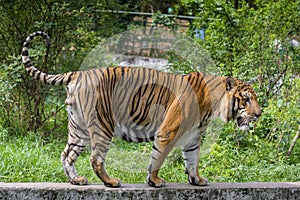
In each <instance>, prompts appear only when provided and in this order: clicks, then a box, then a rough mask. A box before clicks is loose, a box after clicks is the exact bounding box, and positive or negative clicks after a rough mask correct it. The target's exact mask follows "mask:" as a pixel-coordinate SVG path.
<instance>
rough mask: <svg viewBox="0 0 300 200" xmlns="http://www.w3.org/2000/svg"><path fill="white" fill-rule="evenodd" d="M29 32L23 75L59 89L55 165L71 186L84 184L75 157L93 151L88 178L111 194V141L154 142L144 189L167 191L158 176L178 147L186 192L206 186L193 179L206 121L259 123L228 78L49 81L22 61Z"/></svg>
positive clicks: (155, 74) (243, 90) (141, 73)
mask: <svg viewBox="0 0 300 200" xmlns="http://www.w3.org/2000/svg"><path fill="white" fill-rule="evenodd" d="M36 36H42V37H43V38H44V39H45V40H46V45H47V48H49V46H50V38H49V36H48V35H47V34H46V33H43V32H35V33H32V34H31V35H29V36H28V37H27V39H26V41H25V42H24V44H23V49H22V61H23V63H24V65H25V68H26V71H27V72H28V73H29V75H30V76H32V77H33V78H34V79H36V80H40V81H41V82H42V83H44V84H50V85H65V86H66V90H67V98H66V101H65V103H66V105H67V111H68V118H69V120H68V130H69V134H68V142H67V145H66V147H65V149H64V150H63V152H62V154H61V161H62V164H63V168H64V171H65V174H66V175H67V177H68V179H69V182H70V183H71V184H76V185H85V184H88V180H87V178H85V177H83V176H79V175H78V174H77V172H76V169H75V166H74V164H75V162H76V160H77V157H78V156H79V154H80V153H81V152H82V150H83V149H84V147H85V146H86V144H87V143H88V142H90V143H91V157H90V162H91V165H92V168H93V170H94V172H95V173H96V174H97V176H98V177H99V178H100V179H101V180H102V181H103V182H104V184H105V185H106V186H109V187H120V185H121V181H120V180H119V179H117V178H111V177H110V176H109V175H108V174H107V172H106V170H105V164H104V163H105V158H106V154H107V152H108V150H109V147H110V144H111V141H112V138H113V137H115V136H119V137H121V138H123V139H125V140H127V141H131V142H148V141H154V142H153V150H152V154H151V157H150V165H149V168H148V176H147V182H148V184H149V185H150V186H153V187H162V186H164V185H165V181H164V179H162V178H160V177H158V172H159V169H160V167H161V166H162V164H163V162H164V160H165V158H166V157H167V155H168V154H169V152H170V151H171V150H172V148H173V147H175V146H181V147H182V153H183V157H184V163H185V169H186V174H188V181H189V183H190V184H192V185H198V186H204V185H207V179H206V178H203V177H200V176H199V174H198V160H199V149H200V137H201V135H202V134H204V132H205V130H206V128H207V126H208V123H209V121H210V120H211V119H213V118H216V117H220V118H221V119H222V120H223V121H224V122H228V121H230V120H234V121H235V122H236V123H237V125H238V127H240V128H241V129H242V130H248V128H249V122H251V121H254V120H256V119H257V118H258V117H259V116H260V115H261V110H260V108H259V105H258V103H257V95H256V93H255V92H254V90H253V89H252V86H251V85H249V84H246V83H244V82H242V81H240V80H237V79H233V78H231V77H220V76H210V75H206V74H204V73H200V72H193V73H189V74H186V75H176V74H172V73H166V72H161V71H157V70H152V69H148V68H135V67H113V68H111V67H108V68H98V69H91V70H87V71H76V72H69V73H64V74H57V75H49V74H46V73H43V72H41V71H40V70H38V69H37V68H36V67H35V66H34V65H33V64H32V62H31V60H30V58H29V54H28V49H29V44H30V42H31V40H32V39H33V38H34V37H36Z"/></svg>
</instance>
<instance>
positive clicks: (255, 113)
mask: <svg viewBox="0 0 300 200" xmlns="http://www.w3.org/2000/svg"><path fill="white" fill-rule="evenodd" d="M226 90H227V91H228V94H229V95H228V96H229V112H228V117H227V118H228V119H232V120H234V121H235V122H236V124H237V125H238V127H239V128H240V129H241V130H243V131H247V130H249V123H250V122H251V121H255V120H257V119H258V118H259V117H260V116H261V113H262V112H261V109H260V108H259V105H258V102H257V95H256V93H255V92H254V90H253V88H252V85H251V84H247V83H245V82H243V81H241V80H237V79H233V78H231V77H227V78H226Z"/></svg>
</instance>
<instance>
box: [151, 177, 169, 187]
mask: <svg viewBox="0 0 300 200" xmlns="http://www.w3.org/2000/svg"><path fill="white" fill-rule="evenodd" d="M148 185H149V186H151V187H156V188H160V187H165V186H166V181H165V180H164V179H162V178H159V177H156V178H151V177H148Z"/></svg>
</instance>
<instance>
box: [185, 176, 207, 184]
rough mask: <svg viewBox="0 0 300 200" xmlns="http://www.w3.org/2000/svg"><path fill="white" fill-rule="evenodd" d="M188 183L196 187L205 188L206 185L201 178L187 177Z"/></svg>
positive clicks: (205, 181) (204, 180)
mask: <svg viewBox="0 0 300 200" xmlns="http://www.w3.org/2000/svg"><path fill="white" fill-rule="evenodd" d="M189 183H190V184H191V185H196V186H206V185H207V184H208V180H207V179H206V178H203V177H201V176H189Z"/></svg>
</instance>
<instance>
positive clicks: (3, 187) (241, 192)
mask: <svg viewBox="0 0 300 200" xmlns="http://www.w3.org/2000/svg"><path fill="white" fill-rule="evenodd" d="M0 199H9V200H10V199H17V200H22V199H30V200H35V199H101V200H106V199H110V200H113V199H122V200H127V199H143V200H150V199H158V200H165V199H179V200H188V199H203V200H205V199H209V200H211V199H212V200H221V199H222V200H223V199H224V200H225V199H226V200H227V199H228V200H229V199H239V200H252V199H262V200H269V199H270V200H271V199H272V200H298V199H299V200H300V182H299V183H211V184H209V186H206V187H196V186H191V185H189V184H181V183H168V184H167V187H164V188H159V189H156V188H151V187H148V186H147V185H146V184H136V185H132V184H123V186H122V187H121V188H107V187H104V186H103V185H102V184H90V185H87V186H74V185H71V184H68V183H0Z"/></svg>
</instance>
